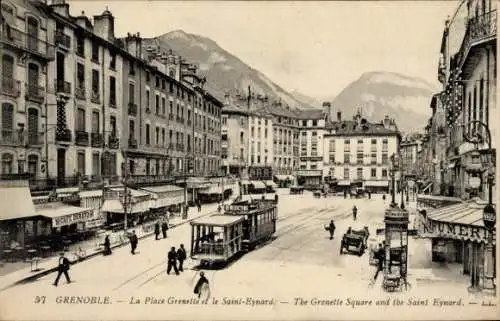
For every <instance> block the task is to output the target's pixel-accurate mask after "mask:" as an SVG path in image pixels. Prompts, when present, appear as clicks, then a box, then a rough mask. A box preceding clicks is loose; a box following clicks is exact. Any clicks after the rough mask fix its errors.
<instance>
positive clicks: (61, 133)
mask: <svg viewBox="0 0 500 321" xmlns="http://www.w3.org/2000/svg"><path fill="white" fill-rule="evenodd" d="M56 141H59V142H71V130H69V129H66V128H64V129H59V128H58V129H56Z"/></svg>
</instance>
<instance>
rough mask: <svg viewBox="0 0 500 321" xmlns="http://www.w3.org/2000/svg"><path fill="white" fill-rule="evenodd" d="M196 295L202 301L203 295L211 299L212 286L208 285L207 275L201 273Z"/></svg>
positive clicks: (195, 287)
mask: <svg viewBox="0 0 500 321" xmlns="http://www.w3.org/2000/svg"><path fill="white" fill-rule="evenodd" d="M194 294H198V299H201V296H202V294H203V296H204V298H205V299H208V298H209V297H210V286H209V283H208V279H207V278H206V277H205V273H204V272H203V271H202V272H200V279H199V280H198V282H196V285H195V286H194Z"/></svg>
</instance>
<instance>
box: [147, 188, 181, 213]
mask: <svg viewBox="0 0 500 321" xmlns="http://www.w3.org/2000/svg"><path fill="white" fill-rule="evenodd" d="M142 190H144V191H146V192H148V193H150V194H151V196H152V201H151V208H161V207H167V206H171V205H177V204H180V203H183V202H184V189H183V188H182V187H178V186H174V185H163V186H151V187H144V188H142Z"/></svg>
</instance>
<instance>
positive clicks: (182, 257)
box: [177, 244, 187, 272]
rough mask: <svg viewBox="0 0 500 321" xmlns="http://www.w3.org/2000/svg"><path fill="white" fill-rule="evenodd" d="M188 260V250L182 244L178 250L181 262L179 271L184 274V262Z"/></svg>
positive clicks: (178, 257) (178, 258)
mask: <svg viewBox="0 0 500 321" xmlns="http://www.w3.org/2000/svg"><path fill="white" fill-rule="evenodd" d="M186 258H187V254H186V249H185V248H184V244H181V247H180V248H179V249H178V250H177V260H178V261H179V271H180V272H184V266H183V264H184V261H185V260H186Z"/></svg>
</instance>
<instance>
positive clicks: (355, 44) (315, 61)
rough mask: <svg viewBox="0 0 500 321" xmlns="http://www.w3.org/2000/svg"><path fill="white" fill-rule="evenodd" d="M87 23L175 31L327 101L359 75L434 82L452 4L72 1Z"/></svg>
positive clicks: (121, 31) (121, 29) (145, 32)
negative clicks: (103, 18)
mask: <svg viewBox="0 0 500 321" xmlns="http://www.w3.org/2000/svg"><path fill="white" fill-rule="evenodd" d="M69 3H70V12H71V13H72V14H73V15H79V14H80V13H81V11H82V10H84V11H85V14H86V15H87V16H93V15H96V14H100V13H102V11H104V10H105V8H106V7H108V9H109V10H110V11H111V12H112V14H113V15H114V16H115V34H116V36H119V37H121V36H124V35H126V34H127V32H131V33H136V32H140V34H141V36H144V37H153V36H157V35H161V34H164V33H167V32H170V31H173V30H178V29H182V30H184V31H185V32H188V33H193V34H197V35H201V36H205V37H208V38H211V39H212V40H214V41H215V42H217V43H218V44H219V45H220V46H221V47H222V48H224V49H225V50H227V51H228V52H230V53H232V54H234V55H235V56H237V57H238V58H240V59H241V60H243V61H244V62H245V63H247V64H249V65H250V66H251V67H253V68H255V69H258V70H259V71H261V72H263V73H264V74H266V75H267V76H268V77H269V78H270V79H271V80H273V81H274V82H275V83H277V84H279V85H280V86H282V87H283V88H285V89H287V90H289V91H292V90H297V91H299V92H301V93H303V94H306V95H308V96H312V97H315V98H318V99H320V98H327V97H332V96H335V95H336V94H338V93H339V92H340V91H342V89H343V88H345V87H346V86H347V85H348V84H349V83H351V82H352V81H355V80H356V79H358V78H359V77H360V76H361V75H362V74H363V73H364V72H369V71H391V72H397V73H401V74H405V75H407V76H412V77H419V78H422V79H424V80H426V81H428V82H430V83H432V84H435V85H436V87H437V85H438V82H437V65H438V61H439V49H440V44H441V37H442V32H443V28H444V21H445V19H446V17H447V16H451V15H452V14H453V11H454V10H455V8H456V7H457V6H458V3H459V1H453V0H446V1H430V2H427V1H390V2H384V1H373V2H370V1H355V2H340V1H339V2H312V1H308V2H299V1H297V2H292V1H290V2H288V1H287V2H285V1H283V2H277V1H274V2H263V1H258V2H243V1H239V2H230V1H220V2H211V1H192V2H181V1H179V2H177V1H118V0H108V1H94V0H85V1H75V0H70V1H69Z"/></svg>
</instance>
